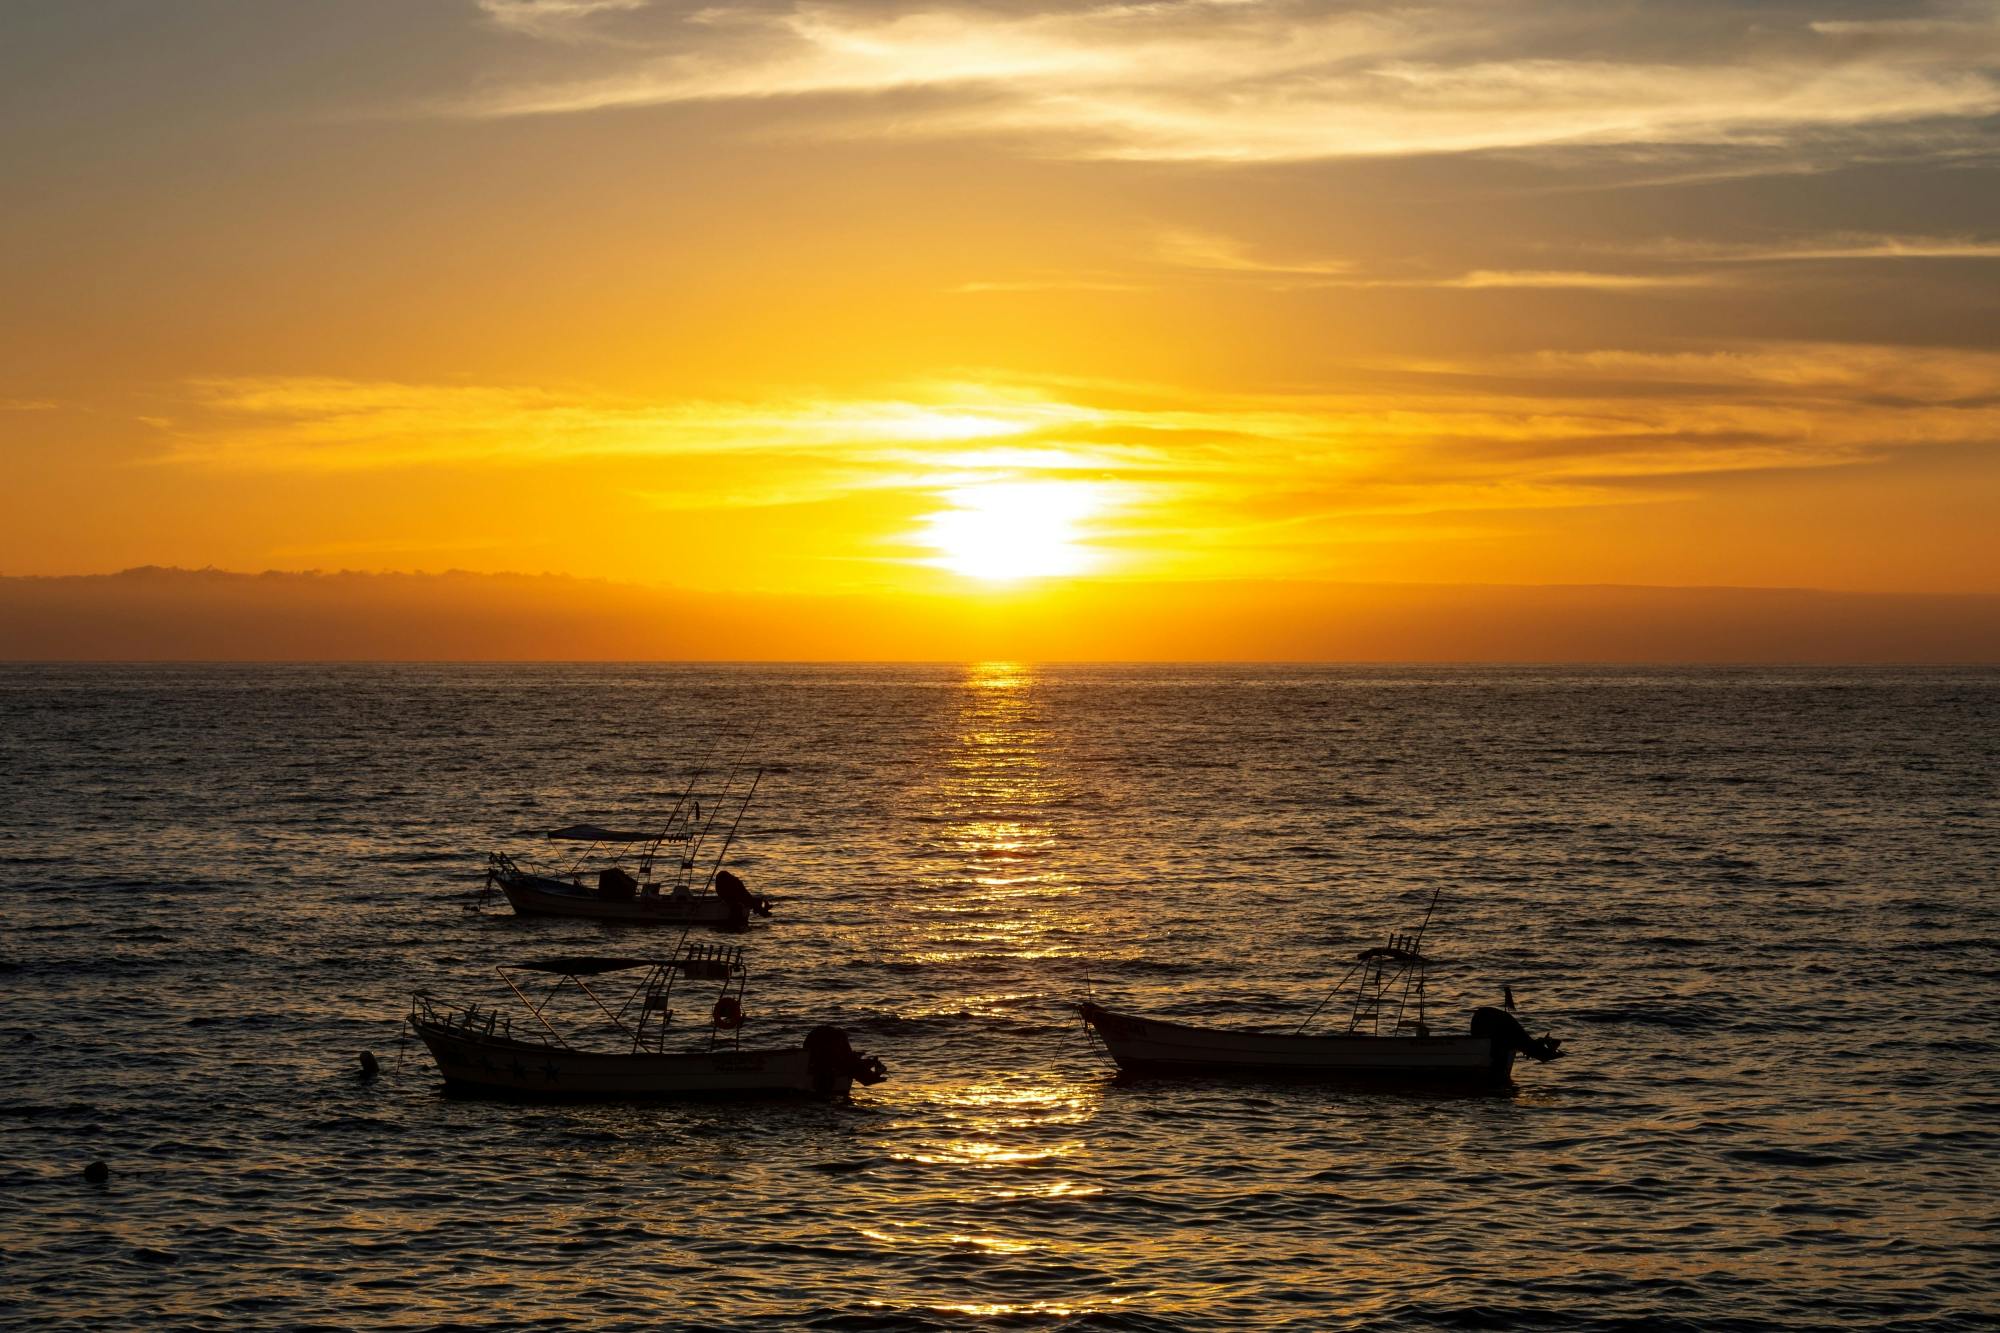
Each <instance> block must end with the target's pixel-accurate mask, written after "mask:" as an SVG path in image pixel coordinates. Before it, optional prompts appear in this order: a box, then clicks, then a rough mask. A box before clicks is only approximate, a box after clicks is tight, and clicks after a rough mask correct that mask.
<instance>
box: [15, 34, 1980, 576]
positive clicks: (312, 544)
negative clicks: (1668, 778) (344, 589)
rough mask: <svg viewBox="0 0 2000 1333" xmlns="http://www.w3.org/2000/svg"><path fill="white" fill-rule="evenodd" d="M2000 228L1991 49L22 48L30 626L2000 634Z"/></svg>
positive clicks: (1811, 43) (322, 38) (619, 41)
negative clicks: (1475, 605) (90, 582)
mask: <svg viewBox="0 0 2000 1333" xmlns="http://www.w3.org/2000/svg"><path fill="white" fill-rule="evenodd" d="M1996 166H2000V5H1996V4H1994V3H1987V2H1966V0H1944V2H1939V3H1926V2H1925V0H1902V2H1900V3H1860V2H1843V0H1823V2H1822V3H1813V4H1805V3H1790V2H1789V0H1773V2H1771V3H1719V2H1717V0H1677V2H1676V3H1659V4H1652V3H1633V2H1630V0H1628V2H1626V3H1617V2H1615V0H1614V2H1611V3H1605V2H1603V0H1593V2H1591V3H1567V2H1564V3H1532V4H1531V3H1509V2H1506V0H1492V2H1484V0H1480V2H1474V3H1459V4H1451V5H1425V4H1410V5H1384V4H1352V5H1301V4H1284V3H1279V4H1256V3H1241V2H1238V0H1190V2H1188V3H1172V4H1154V3H1114V4H1096V5H1092V4H1083V5H1075V6H1068V7H1061V8H1057V7H1049V6H1038V5H1035V4H1032V3H1002V4H987V5H980V4H964V3H939V4H936V5H930V6H920V5H887V4H871V3H825V4H820V3H814V4H764V3H756V4H741V5H738V4H720V5H676V4H668V3H655V2H651V0H395V2H394V3H379V4H378V3H366V2H365V0H337V2H336V3H317V2H316V0H287V2H286V3H283V4H273V3H267V2H265V0H252V2H248V3H206V2H203V0H186V2H179V0H148V2H146V3H115V2H106V3H92V4H89V5H78V4H74V3H69V2H68V0H59V2H57V3H40V2H39V0H9V3H8V4H7V5H6V6H5V7H4V8H0V179H4V180H5V181H6V182H7V185H6V190H7V194H8V204H7V207H6V208H5V209H4V210H0V310H4V312H5V314H4V317H0V467H4V470H5V481H6V485H5V487H4V493H0V575H4V576H9V577H13V578H21V577H24V576H58V575H102V574H110V573H112V572H114V571H118V570H122V569H126V568H129V567H134V566H152V565H157V566H170V567H185V568H206V567H214V568H218V569H223V570H233V571H243V572H257V571H264V570H294V571H295V570H326V571H336V570H352V571H369V572H377V573H388V572H397V571H432V572H437V571H444V570H460V571H470V572H473V573H484V574H499V573H503V572H507V573H524V574H544V573H547V574H553V575H561V576H573V577H576V578H581V579H587V580H603V581H608V582H610V583H614V584H618V585H633V586H638V587H643V588H651V589H669V590H676V589H677V590H686V591H689V592H693V593H699V594H701V595H703V596H711V595H719V596H725V597H726V596H730V595H740V596H744V597H784V598H795V599H796V598H804V599H808V600H810V599H813V598H820V599H826V602H825V604H826V605H827V606H828V607H832V606H833V605H834V604H835V603H836V602H837V601H838V599H841V598H854V597H862V598H867V599H871V600H870V603H869V604H870V605H881V604H885V603H893V602H894V601H895V600H896V599H897V598H925V599H931V598H947V599H950V598H956V599H962V600H964V601H965V602H966V603H968V604H971V605H975V606H976V605H977V604H978V603H979V602H980V600H981V599H991V598H1004V599H1009V600H1011V601H1015V602H1018V600H1019V599H1020V598H1022V597H1023V596H1037V595H1039V596H1047V597H1050V598H1053V599H1058V600H1059V599H1060V597H1061V596H1064V595H1069V594H1066V593H1064V592H1063V590H1064V589H1066V588H1067V589H1071V590H1072V591H1073V590H1074V589H1075V588H1076V587H1077V586H1080V585H1083V584H1089V585H1091V586H1092V587H1093V588H1102V587H1109V588H1112V589H1116V588H1119V587H1124V588H1127V589H1130V590H1133V591H1134V593H1135V595H1138V593H1139V592H1141V591H1143V590H1147V589H1150V590H1152V592H1153V593H1155V594H1157V593H1159V592H1160V591H1161V590H1164V589H1168V588H1172V589H1173V590H1175V591H1174V594H1173V597H1174V601H1173V605H1174V606H1177V607H1179V608H1181V609H1182V610H1183V611H1184V612H1185V613H1186V614H1189V615H1200V614H1204V613H1209V612H1214V613H1220V612H1221V611H1224V610H1226V609H1227V608H1228V607H1229V606H1230V605H1231V603H1232V601H1235V600H1239V599H1240V597H1241V595H1242V590H1243V589H1244V588H1247V587H1251V586H1256V587H1278V588H1284V587H1297V588H1306V587H1318V586H1322V585H1344V584H1366V585H1371V586H1373V585H1385V584H1386V585H1395V584H1408V585H1438V586H1446V585H1449V586H1469V585H1486V586H1493V587H1496V588H1501V587H1505V588H1522V587H1530V588H1531V587H1536V586H1541V585H1635V586H1645V587H1681V588H1688V587H1729V588H1789V589H1814V590H1821V591H1825V592H1829V593H1840V594H1871V595H1875V594H1895V595H1925V596H1937V595H1953V596H1962V595H1974V594H1976V595H1981V596H1990V595H1993V594H1996V593H2000V559H1996V556H2000V540H1996V537H1995V535H1994V533H1995V528H1996V524H1995V521H1994V519H1995V516H1996V514H2000V454H1996V451H1995V443H1996V440H2000V318H1996V312H2000V176H1996ZM801 604H803V603H801ZM1856 604H1857V605H1858V604H1860V603H1856ZM1968 605H1978V606H1988V605H1989V604H1988V603H1985V602H1974V603H1968ZM826 614H828V615H833V614H847V613H846V612H836V611H833V610H829V611H827V612H826Z"/></svg>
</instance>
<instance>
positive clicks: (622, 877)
mask: <svg viewBox="0 0 2000 1333" xmlns="http://www.w3.org/2000/svg"><path fill="white" fill-rule="evenodd" d="M762 777H763V771H762V770H761V769H760V770H758V771H757V772H756V773H755V774H753V775H752V777H751V779H750V781H749V784H748V786H747V788H743V789H740V790H739V789H738V787H739V784H738V783H737V780H736V775H735V774H734V773H732V774H731V775H730V776H729V777H728V778H727V779H725V780H724V783H723V786H722V790H721V792H720V793H719V794H717V795H716V796H714V797H713V798H712V799H710V800H709V801H708V805H707V813H706V815H704V813H703V805H702V801H701V800H700V799H698V798H696V796H695V794H694V782H695V781H696V780H698V779H690V781H689V783H688V786H687V789H686V790H684V791H683V792H682V793H681V796H680V800H679V801H678V802H677V803H676V804H675V806H674V808H673V810H672V811H671V812H670V813H669V814H668V816H667V818H666V821H665V823H664V824H663V825H662V826H660V827H659V828H657V829H652V830H630V829H613V828H605V827H602V826H600V825H597V824H570V825H567V826H565V827H563V828H559V829H551V830H550V831H549V832H548V834H547V835H546V836H547V837H548V838H549V839H550V840H553V841H556V842H563V843H570V844H581V845H582V847H581V850H580V851H577V852H576V853H575V854H574V855H573V856H570V857H569V858H567V860H568V864H567V865H566V866H559V867H556V868H553V869H549V870H546V871H538V870H531V869H528V868H526V867H524V866H522V865H520V864H519V863H517V862H516V861H515V860H514V858H513V857H511V856H509V855H508V854H507V853H505V852H489V853H488V854H487V857H486V896H487V897H489V898H490V896H491V895H492V894H493V893H494V892H495V891H497V892H499V893H500V894H502V895H504V896H505V897H506V899H507V902H508V903H509V904H510V905H511V906H512V907H513V909H514V911H515V912H516V913H517V914H518V915H521V916H560V917H578V918H583V919H586V920H593V921H621V922H630V923H633V924H637V925H652V926H689V925H705V926H715V927H719V928H725V929H738V930H740V929H742V928H744V927H746V926H748V925H749V924H750V920H751V918H752V917H754V916H769V915H771V900H770V899H769V898H766V897H764V896H763V895H761V894H754V893H751V892H750V890H749V889H748V888H747V887H746V886H745V885H744V883H743V881H742V880H741V879H740V878H739V877H737V876H736V875H735V874H734V873H732V872H731V871H729V870H726V869H724V868H723V858H724V857H726V856H727V855H728V853H729V849H730V847H731V846H732V845H733V844H734V843H735V841H736V831H737V828H738V827H739V826H740V825H741V823H742V820H743V812H744V811H745V810H747V809H749V807H750V799H751V797H753V796H755V795H756V792H757V784H758V782H759V781H760V780H761V779H762ZM732 807H733V814H731V815H730V816H729V818H728V823H727V826H726V831H724V826H723V818H724V815H725V813H726V812H729V811H730V810H731V809H732ZM719 831H720V832H721V836H720V837H719V838H718V837H717V836H716V835H717V833H718V832H719ZM710 847H714V848H715V849H716V850H715V851H714V853H713V856H712V858H711V857H710V856H709V855H707V851H708V849H709V848H710ZM703 863H707V870H706V872H705V873H697V872H698V867H700V866H701V865H702V864H703ZM482 901H483V900H482Z"/></svg>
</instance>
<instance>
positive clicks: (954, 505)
mask: <svg viewBox="0 0 2000 1333" xmlns="http://www.w3.org/2000/svg"><path fill="white" fill-rule="evenodd" d="M944 498H945V499H946V500H947V501H949V502H950V504H951V508H949V509H942V510H939V511H938V512H937V513H934V514H927V515H925V516H924V520H923V528H922V530H921V531H920V532H919V533H918V535H917V540H918V541H919V542H920V543H922V544H923V545H925V546H931V547H935V548H937V550H938V552H939V555H938V556H937V557H936V558H934V559H932V560H930V561H928V562H926V563H929V564H933V565H937V566H939V567H940V568H943V569H949V570H951V571H953V572H954V573H958V574H964V575H967V576H968V577H971V578H976V579H991V580H994V581H996V582H1000V581H1008V580H1013V579H1029V578H1046V577H1049V576H1052V575H1060V574H1080V573H1082V572H1083V571H1084V570H1086V569H1089V568H1090V567H1091V566H1092V565H1093V564H1095V563H1096V555H1095V553H1094V552H1092V551H1091V550H1090V548H1089V547H1088V546H1086V545H1084V544H1083V543H1082V541H1081V540H1080V534H1079V532H1078V528H1077V525H1078V524H1079V523H1081V522H1082V521H1083V520H1084V519H1086V518H1089V517H1090V516H1091V515H1092V514H1095V513H1096V512H1097V511H1098V510H1099V509H1100V508H1102V503H1101V499H1100V497H1099V495H1098V493H1097V488H1096V487H1095V486H1093V485H1091V484H1089V483H1088V482H1076V481H1011V482H986V483H982V484H980V485H975V486H961V487H958V488H957V489H955V490H950V491H946V492H945V493H944Z"/></svg>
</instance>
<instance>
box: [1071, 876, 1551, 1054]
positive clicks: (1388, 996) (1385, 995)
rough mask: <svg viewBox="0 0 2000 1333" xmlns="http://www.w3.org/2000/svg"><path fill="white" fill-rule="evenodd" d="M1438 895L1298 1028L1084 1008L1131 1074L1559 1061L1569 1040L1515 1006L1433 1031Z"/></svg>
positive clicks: (1366, 953)
mask: <svg viewBox="0 0 2000 1333" xmlns="http://www.w3.org/2000/svg"><path fill="white" fill-rule="evenodd" d="M1437 898H1438V896H1437V894H1435V893H1433V894H1432V895H1431V903H1430V908H1429V909H1428V910H1426V911H1425V913H1424V920H1423V923H1422V924H1421V925H1419V926H1418V927H1417V928H1416V930H1414V931H1408V932H1403V933H1394V934H1391V935H1390V937H1389V942H1388V943H1387V944H1386V945H1381V946H1378V947H1376V948H1372V949H1365V950H1363V951H1362V952H1361V953H1359V954H1357V955H1356V956H1355V959H1354V963H1353V965H1352V966H1351V967H1350V968H1349V969H1348V971H1347V974H1346V975H1345V976H1343V977H1342V978H1341V980H1340V981H1339V982H1338V983H1336V984H1335V986H1334V987H1333V989H1332V990H1330V991H1329V992H1328V993H1327V995H1326V997H1325V998H1324V999H1322V1000H1321V1001H1320V1003H1319V1004H1318V1005H1317V1006H1316V1007H1315V1008H1314V1009H1313V1011H1312V1012H1311V1013H1310V1014H1308V1015H1306V1018H1305V1021H1304V1022H1302V1023H1300V1024H1299V1025H1298V1026H1297V1027H1296V1028H1295V1029H1293V1030H1292V1031H1289V1032H1268V1031H1266V1032H1259V1031H1244V1030H1241V1029H1230V1028H1211V1027H1202V1026H1199V1025H1196V1024H1191V1023H1175V1022H1168V1021H1166V1020H1163V1019H1158V1018H1148V1017H1144V1016H1142V1015H1139V1014H1131V1013H1121V1012H1118V1011H1116V1010H1112V1009H1107V1008H1105V1007H1103V1006H1102V1005H1099V1004H1097V1003H1095V1002H1094V1001H1085V1002H1083V1003H1081V1004H1079V1005H1078V1006H1077V1010H1078V1012H1079V1013H1080V1014H1081V1015H1082V1017H1083V1020H1084V1023H1085V1024H1086V1025H1087V1026H1088V1028H1089V1029H1090V1030H1091V1031H1092V1032H1094V1033H1096V1035H1097V1037H1098V1038H1099V1039H1100V1040H1101V1041H1102V1042H1103V1044H1104V1048H1105V1050H1106V1051H1107V1052H1108V1053H1109V1054H1110V1056H1111V1058H1112V1059H1113V1060H1114V1061H1116V1062H1117V1065H1118V1068H1119V1069H1120V1070H1121V1071H1122V1072H1124V1073H1127V1074H1133V1075H1144V1076H1176V1075H1178V1076H1200V1075H1206V1076H1237V1077H1252V1078H1318V1079H1356V1080H1372V1081H1395V1082H1417V1083H1432V1084H1455V1085H1491V1084H1504V1083H1506V1082H1508V1081H1509V1080H1510V1079H1511V1078H1512V1077H1513V1070H1514V1059H1515V1057H1516V1056H1517V1055H1526V1056H1527V1057H1529V1058H1530V1059H1533V1060H1541V1061H1546V1060H1553V1059H1556V1058H1557V1057H1558V1056H1559V1055H1560V1054H1561V1053H1562V1042H1561V1041H1560V1040H1557V1039H1556V1038H1553V1037H1547V1036H1543V1037H1534V1036H1530V1035H1529V1033H1528V1030H1527V1028H1526V1027H1524V1026H1523V1025H1522V1023H1521V1021H1520V1020H1519V1019H1518V1018H1516V1017H1515V1016H1514V1014H1513V1013H1512V1012H1511V1006H1512V1003H1513V992H1512V990H1511V989H1509V990H1508V991H1507V992H1506V993H1507V997H1508V1000H1507V1003H1508V1006H1509V1007H1508V1008H1496V1007H1491V1006H1482V1007H1480V1008H1477V1009H1474V1010H1473V1011H1472V1021H1471V1024H1470V1027H1469V1030H1468V1031H1466V1032H1465V1033H1463V1034H1448V1033H1437V1032H1433V1031H1432V1030H1431V1025H1430V1022H1429V1020H1428V1018H1427V1016H1426V1013H1425V1005H1426V989H1427V982H1428V972H1429V969H1430V966H1431V959H1430V958H1428V957H1427V956H1425V954H1424V953H1423V951H1422V947H1423V937H1424V933H1425V931H1426V930H1428V929H1429V926H1430V919H1431V914H1432V912H1434V911H1435V910H1436V908H1437ZM1328 1011H1331V1013H1332V1014H1334V1015H1336V1016H1344V1017H1345V1020H1346V1022H1345V1026H1344V1028H1342V1029H1340V1030H1335V1031H1330V1032H1329V1031H1319V1032H1313V1031H1310V1030H1309V1029H1311V1027H1312V1025H1313V1024H1314V1023H1315V1022H1316V1021H1317V1020H1318V1019H1319V1018H1320V1016H1321V1014H1323V1013H1327V1012H1328Z"/></svg>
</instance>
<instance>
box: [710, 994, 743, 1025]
mask: <svg viewBox="0 0 2000 1333" xmlns="http://www.w3.org/2000/svg"><path fill="white" fill-rule="evenodd" d="M708 1017H709V1020H710V1021H711V1022H713V1023H714V1024H715V1025H716V1026H717V1027H719V1028H721V1029H722V1030H723V1031H724V1032H734V1031H735V1030H736V1029H737V1028H740V1027H742V1026H743V1006H742V1005H740V1004H738V1003H737V1002H736V997H735V996H733V995H725V996H723V997H722V998H721V999H719V1000H717V1001H716V1002H715V1008H713V1009H711V1010H709V1011H708Z"/></svg>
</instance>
